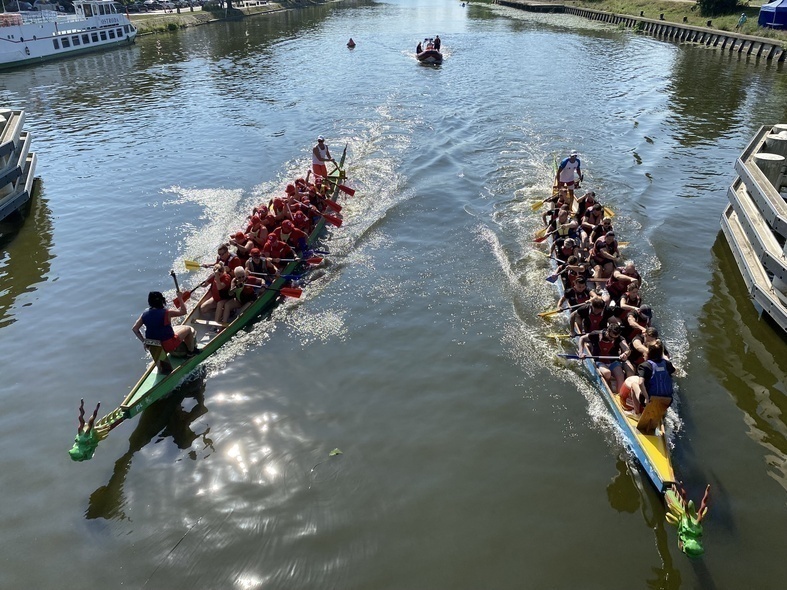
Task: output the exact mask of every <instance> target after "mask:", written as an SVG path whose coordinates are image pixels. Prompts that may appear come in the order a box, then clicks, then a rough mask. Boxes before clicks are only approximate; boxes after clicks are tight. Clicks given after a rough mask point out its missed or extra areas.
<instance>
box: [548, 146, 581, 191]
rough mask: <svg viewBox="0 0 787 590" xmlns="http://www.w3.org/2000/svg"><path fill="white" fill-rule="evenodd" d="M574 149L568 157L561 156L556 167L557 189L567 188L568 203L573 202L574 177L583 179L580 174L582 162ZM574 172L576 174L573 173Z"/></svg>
mask: <svg viewBox="0 0 787 590" xmlns="http://www.w3.org/2000/svg"><path fill="white" fill-rule="evenodd" d="M578 155H579V154H577V152H576V150H572V152H571V153H570V154H569V156H568V158H563V160H562V161H561V162H560V165H559V166H558V167H557V174H556V175H555V182H556V183H557V187H558V189H560V188H561V187H566V188H567V189H568V196H569V204H571V203H573V202H574V182H575V181H574V177H575V175H576V176H579V180H580V181H582V180H584V179H585V177H584V175H583V174H582V163H581V162H580V161H579V158H578ZM575 173H576V174H575Z"/></svg>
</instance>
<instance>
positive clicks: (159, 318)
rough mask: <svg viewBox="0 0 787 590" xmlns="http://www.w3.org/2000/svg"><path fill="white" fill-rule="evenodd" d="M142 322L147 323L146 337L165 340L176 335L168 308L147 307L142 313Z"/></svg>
mask: <svg viewBox="0 0 787 590" xmlns="http://www.w3.org/2000/svg"><path fill="white" fill-rule="evenodd" d="M142 323H143V324H145V338H149V339H151V340H161V341H162V342H164V341H166V340H169V339H170V338H174V337H175V331H174V330H173V329H172V325H171V324H170V323H169V318H168V317H167V310H166V309H158V308H156V307H151V308H149V309H147V310H146V311H145V312H143V313H142Z"/></svg>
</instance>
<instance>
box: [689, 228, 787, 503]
mask: <svg viewBox="0 0 787 590" xmlns="http://www.w3.org/2000/svg"><path fill="white" fill-rule="evenodd" d="M712 254H713V256H714V259H715V260H714V262H715V267H716V268H715V269H714V271H713V277H712V279H711V283H710V288H711V293H712V295H713V296H712V297H711V298H710V299H709V300H708V302H707V303H706V304H705V306H704V307H703V308H702V312H701V314H700V325H701V327H702V330H703V334H704V342H705V344H704V348H705V351H706V355H707V359H708V366H709V367H710V370H711V371H713V372H714V373H716V375H717V376H718V378H719V381H720V382H721V383H723V384H724V386H725V389H726V391H727V392H728V394H729V395H730V396H731V397H732V398H733V401H734V402H735V405H736V406H738V408H739V409H740V410H741V411H742V412H743V413H744V414H745V416H746V418H745V420H746V424H747V428H748V435H749V436H750V437H751V438H752V439H753V440H754V441H755V442H757V443H758V444H760V445H762V447H763V449H764V451H765V453H766V456H767V459H766V463H767V466H768V475H769V476H770V477H772V478H773V479H774V480H776V481H777V482H778V483H779V485H780V486H781V487H782V488H784V489H785V490H787V334H785V332H784V330H782V329H781V328H780V327H779V326H778V325H777V324H776V323H775V322H774V321H773V320H772V319H771V318H770V316H768V315H767V314H762V315H761V314H759V313H758V311H757V310H756V309H755V307H754V305H752V302H751V300H750V298H749V294H748V291H747V290H746V285H745V283H744V282H743V279H742V278H741V275H740V272H739V270H738V267H737V266H736V263H735V259H734V258H733V255H732V252H731V251H730V248H729V246H728V245H727V241H726V240H725V238H724V234H723V233H721V232H719V234H718V236H717V238H716V242H715V243H714V245H713V249H712Z"/></svg>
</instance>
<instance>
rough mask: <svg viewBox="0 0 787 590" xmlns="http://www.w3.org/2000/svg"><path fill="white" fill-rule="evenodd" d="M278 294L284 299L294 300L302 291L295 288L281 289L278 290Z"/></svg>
mask: <svg viewBox="0 0 787 590" xmlns="http://www.w3.org/2000/svg"><path fill="white" fill-rule="evenodd" d="M279 293H281V294H282V295H284V296H285V297H294V298H295V299H299V298H300V296H301V293H303V289H297V288H295V287H282V288H281V289H279Z"/></svg>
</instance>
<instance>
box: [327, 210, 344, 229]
mask: <svg viewBox="0 0 787 590" xmlns="http://www.w3.org/2000/svg"><path fill="white" fill-rule="evenodd" d="M322 216H323V217H324V218H325V221H327V222H328V223H330V224H331V225H335V226H336V227H341V226H342V223H344V220H343V219H339V218H338V217H334V216H333V215H326V214H325V213H323V214H322Z"/></svg>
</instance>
